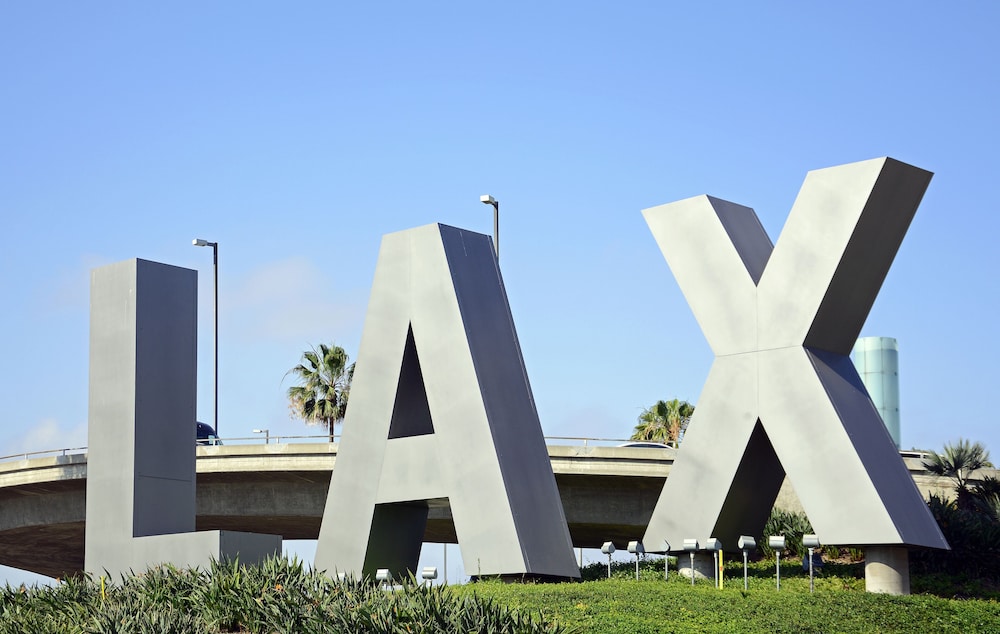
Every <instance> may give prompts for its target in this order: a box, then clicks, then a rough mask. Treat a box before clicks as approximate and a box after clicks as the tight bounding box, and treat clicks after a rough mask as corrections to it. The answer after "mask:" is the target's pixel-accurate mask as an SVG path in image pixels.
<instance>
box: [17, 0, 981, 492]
mask: <svg viewBox="0 0 1000 634" xmlns="http://www.w3.org/2000/svg"><path fill="white" fill-rule="evenodd" d="M998 13H1000V9H998V7H997V5H995V4H994V3H987V2H970V3H959V4H957V5H954V6H952V5H947V6H946V5H942V4H940V3H930V2H922V1H921V2H905V3H904V2H882V3H870V2H853V1H849V2H839V3H801V2H795V3H793V2H787V3H785V2H774V3H764V4H762V3H755V4H748V3H741V2H732V3H661V2H649V3H637V2H621V3H614V4H613V5H608V4H607V3H586V2H576V3H564V4H562V5H561V6H555V3H534V2H533V3H505V4H503V5H497V4H493V5H487V4H484V3H403V2H399V3H351V4H348V3H319V2H302V3H264V2H216V3H195V2H181V3H164V4H154V5H151V4H148V3H147V4H142V5H139V4H135V3H107V2H105V3H86V4H82V3H47V2H35V3H15V2H8V3H3V4H2V5H0V122H2V123H0V218H2V225H0V227H2V228H0V232H2V235H3V237H4V239H3V242H2V246H0V297H2V298H3V303H2V307H3V310H2V311H0V349H2V351H3V354H2V355H0V379H2V380H0V402H2V403H3V419H2V425H0V454H8V453H13V452H17V451H30V450H40V449H48V448H55V447H70V446H81V445H84V444H85V443H86V420H87V354H88V339H87V338H88V327H89V325H88V292H89V288H88V286H89V271H90V269H92V268H94V267H96V266H100V265H103V264H107V263H111V262H116V261H119V260H124V259H128V258H133V257H141V258H146V259H151V260H156V261H161V262H167V263H170V264H175V265H179V266H184V267H189V268H193V269H197V270H199V271H200V273H201V276H200V280H199V283H200V289H201V299H202V301H201V316H202V319H201V322H200V326H201V337H200V341H199V351H200V358H201V361H200V364H199V396H198V399H199V400H198V403H199V404H198V411H199V419H200V420H203V421H207V422H211V418H212V407H213V398H212V336H211V335H212V329H211V328H212V321H211V316H212V304H211V297H212V295H211V290H212V258H211V251H210V249H198V248H194V247H192V246H191V239H192V238H195V237H201V238H206V239H208V240H213V241H218V242H219V243H220V260H221V264H220V295H221V299H220V303H221V336H220V372H221V378H220V399H219V401H220V402H219V412H220V431H221V433H222V435H223V436H224V437H225V436H248V435H251V434H250V430H251V429H253V428H262V427H263V428H268V429H270V430H271V433H272V434H300V433H316V432H317V430H316V429H315V428H305V427H304V426H303V425H302V424H301V423H298V422H295V421H292V420H290V419H289V416H288V410H287V404H286V400H285V397H284V391H285V389H286V388H287V387H288V382H287V381H285V382H284V383H283V376H284V374H285V372H286V371H287V370H288V369H289V368H291V367H292V366H293V365H294V364H295V363H296V362H297V361H298V359H299V356H300V354H301V352H302V351H303V350H305V349H306V348H308V347H309V346H310V345H312V344H317V343H319V342H324V341H335V342H336V343H338V344H340V345H343V346H344V347H345V348H346V349H347V350H348V351H349V352H350V353H351V355H352V356H354V355H356V352H357V345H358V342H359V340H360V336H361V328H362V323H363V319H364V313H365V307H366V303H367V297H368V291H369V287H370V284H371V280H372V275H373V272H374V266H375V261H376V258H377V255H378V247H379V241H380V239H381V236H382V235H383V234H385V233H389V232H393V231H398V230H402V229H407V228H411V227H415V226H419V225H423V224H427V223H430V222H442V223H446V224H450V225H455V226H460V227H463V228H467V229H471V230H475V231H481V232H483V233H489V232H490V231H491V230H492V218H491V213H490V208H489V207H487V206H485V205H482V204H480V203H479V195H481V194H484V193H490V194H492V195H494V196H495V197H496V198H497V199H498V200H499V201H500V203H501V207H500V209H501V240H500V247H501V265H502V270H503V274H504V280H505V284H506V287H507V292H508V294H509V297H510V302H511V308H512V311H513V314H514V319H515V323H516V326H517V329H518V335H519V337H520V341H521V345H522V348H523V352H524V358H525V363H526V365H527V370H528V375H529V378H530V380H531V383H532V387H533V390H534V394H535V399H536V402H537V405H538V410H539V415H540V417H541V421H542V427H543V429H544V431H545V433H546V434H548V435H571V436H580V435H587V436H602V437H625V436H628V435H629V433H630V432H631V429H632V427H633V425H634V424H635V419H636V416H637V415H638V414H639V412H640V411H641V409H642V408H643V407H645V406H648V405H650V404H651V403H653V402H654V401H656V400H658V399H661V398H674V397H677V398H681V399H686V400H689V401H691V402H697V399H698V396H699V393H700V391H701V388H702V384H703V382H704V380H705V377H706V375H707V372H708V368H709V366H710V364H711V362H712V353H711V351H710V350H709V348H708V345H707V344H706V343H705V340H704V338H703V337H702V335H701V332H700V330H699V328H698V326H697V324H696V323H695V321H694V318H693V317H692V315H691V313H690V311H689V309H688V307H687V304H686V303H685V301H684V299H683V297H682V296H681V294H680V291H679V289H678V287H677V284H676V283H675V282H674V280H673V277H672V276H671V274H670V271H669V269H668V268H667V265H666V263H665V262H664V260H663V258H662V256H661V254H660V252H659V250H658V249H657V246H656V243H655V242H654V240H653V238H652V235H651V234H650V232H649V230H648V229H647V228H646V225H645V223H644V221H643V218H642V216H641V213H640V211H641V210H642V209H644V208H647V207H651V206H655V205H658V204H662V203H667V202H671V201H674V200H679V199H682V198H687V197H690V196H694V195H698V194H711V195H714V196H717V197H719V198H724V199H727V200H731V201H733V202H737V203H740V204H743V205H747V206H750V207H753V208H754V209H755V210H756V211H757V213H758V215H759V216H760V218H761V221H762V223H763V224H764V226H765V228H766V229H767V230H768V232H769V233H770V234H771V237H772V239H776V238H777V236H778V234H779V233H780V231H781V227H782V225H783V223H784V220H785V218H786V216H787V213H788V210H789V209H790V207H791V204H792V202H793V200H794V198H795V196H796V194H797V192H798V189H799V186H800V185H801V183H802V179H803V177H804V176H805V173H806V172H807V171H808V170H811V169H817V168H822V167H829V166H833V165H838V164H842V163H848V162H853V161H858V160H864V159H869V158H874V157H879V156H886V155H888V156H892V157H893V158H896V159H899V160H901V161H904V162H907V163H911V164H914V165H917V166H918V167H922V168H924V169H927V170H930V171H933V172H935V177H934V179H933V181H932V182H931V185H930V188H929V190H928V192H927V194H926V196H925V197H924V201H923V204H922V205H921V207H920V210H919V211H918V212H917V215H916V218H915V220H914V222H913V224H912V226H911V229H910V232H909V234H908V235H907V237H906V239H905V240H904V242H903V246H902V248H901V249H900V251H899V254H898V256H897V257H896V261H895V263H894V265H893V267H892V270H891V271H890V273H889V275H888V277H887V279H886V281H885V284H884V286H883V289H882V292H881V294H880V296H879V298H878V300H877V301H876V303H875V306H874V308H873V310H872V312H871V315H870V317H869V319H868V321H867V323H866V325H865V327H864V329H863V331H862V334H863V335H879V336H890V337H895V338H897V339H898V341H899V349H900V390H901V401H902V404H901V418H902V443H903V446H904V447H906V448H908V447H919V448H928V449H936V448H940V447H941V446H942V445H943V444H944V443H946V442H948V441H952V440H956V439H957V438H958V437H960V436H961V437H966V438H971V439H974V440H981V441H983V442H984V443H986V444H987V446H988V447H989V448H991V449H993V450H994V451H995V452H996V453H997V456H996V457H997V458H1000V433H998V431H997V427H996V424H995V422H994V421H995V413H994V411H993V406H992V396H993V395H994V394H995V393H996V390H997V386H996V370H995V363H996V359H997V358H998V357H1000V336H998V333H997V326H996V313H997V304H998V293H997V281H996V274H997V271H998V263H1000V258H998V253H997V249H996V248H995V246H994V243H995V242H996V236H997V233H998V223H1000V220H998V214H997V213H996V210H995V209H994V207H995V204H994V203H992V202H990V201H991V200H992V199H993V197H994V195H995V194H994V191H993V190H994V187H993V185H991V183H995V182H996V179H997V174H1000V158H998V157H1000V154H998V152H997V149H996V148H997V147H998V146H1000V134H998V126H997V123H996V117H997V112H998V110H1000V108H998V105H1000V104H998V101H1000V99H998V91H1000V82H998V81H997V66H998V61H1000V60H998V57H1000V54H998V48H997V44H996V37H995V27H996V25H997V24H998V23H1000V20H998V18H1000V15H998ZM803 425H808V421H803ZM0 512H2V511H0Z"/></svg>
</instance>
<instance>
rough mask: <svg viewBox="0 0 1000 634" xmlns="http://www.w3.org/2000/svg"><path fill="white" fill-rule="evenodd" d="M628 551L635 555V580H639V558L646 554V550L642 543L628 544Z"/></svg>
mask: <svg viewBox="0 0 1000 634" xmlns="http://www.w3.org/2000/svg"><path fill="white" fill-rule="evenodd" d="M628 551H629V552H630V553H632V554H633V555H635V580H636V581H638V580H639V556H640V555H642V554H643V553H645V552H646V548H645V547H644V546H643V545H642V542H639V541H636V542H629V543H628Z"/></svg>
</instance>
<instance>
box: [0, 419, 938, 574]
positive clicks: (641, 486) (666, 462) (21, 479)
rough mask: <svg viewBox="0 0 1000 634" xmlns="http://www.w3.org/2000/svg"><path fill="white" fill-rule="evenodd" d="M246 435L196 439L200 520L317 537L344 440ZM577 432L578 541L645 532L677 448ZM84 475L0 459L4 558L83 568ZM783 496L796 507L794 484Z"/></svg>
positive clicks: (573, 487) (12, 562)
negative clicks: (205, 441)
mask: <svg viewBox="0 0 1000 634" xmlns="http://www.w3.org/2000/svg"><path fill="white" fill-rule="evenodd" d="M272 438H273V437H272ZM248 440H255V441H256V442H254V443H252V444H233V443H232V442H231V441H225V440H224V442H226V443H227V444H224V445H215V446H199V447H198V449H197V456H198V458H197V463H196V464H197V467H196V468H197V483H198V484H197V521H196V524H197V529H198V530H212V529H221V530H238V531H249V532H257V533H272V534H280V535H282V536H283V537H285V538H286V539H315V538H316V537H317V536H318V535H319V527H320V522H321V520H322V517H323V510H324V507H325V505H326V497H327V490H328V487H329V482H330V474H331V472H332V469H333V466H334V464H335V462H336V456H337V449H338V445H337V444H336V443H330V442H299V443H273V442H269V443H264V442H262V439H260V438H255V439H248ZM323 440H328V438H327V437H323ZM552 440H554V439H552ZM562 440H563V442H566V441H568V440H569V439H562ZM573 441H574V442H575V443H576V444H575V445H572V446H570V445H549V446H548V453H549V458H550V460H551V461H552V470H553V473H554V474H555V477H556V483H557V485H558V486H559V493H560V496H561V498H562V502H563V508H564V511H565V515H566V520H567V523H568V525H569V530H570V535H571V537H572V540H573V544H574V546H582V547H598V546H599V545H600V544H601V543H603V542H604V541H607V540H609V539H610V540H614V541H629V540H632V539H638V538H641V536H642V534H643V532H644V531H645V527H646V524H647V523H648V522H649V518H650V517H651V515H652V512H653V508H654V506H655V504H656V501H657V499H658V497H659V493H660V490H661V489H662V487H663V483H664V481H665V480H666V478H667V475H668V474H669V472H670V466H671V465H672V463H673V459H674V457H675V455H676V450H674V449H670V448H661V449H657V448H640V447H615V446H610V447H609V446H595V445H594V443H595V442H600V443H615V442H617V441H616V440H613V439H608V440H596V439H586V441H587V442H586V443H584V442H583V441H584V439H582V438H580V439H573ZM904 461H905V462H906V463H907V466H908V467H909V468H910V470H911V473H912V474H913V476H914V479H915V481H916V482H917V484H918V486H919V487H920V488H921V490H922V492H924V494H925V495H926V494H927V492H929V491H942V490H945V489H947V488H948V484H947V483H944V482H940V481H938V480H937V479H935V478H934V477H933V476H929V475H928V474H926V473H925V472H923V471H922V466H921V464H920V460H919V459H916V458H905V459H904ZM86 476H87V456H86V454H85V453H82V452H80V451H79V450H57V451H54V452H49V454H48V455H41V456H38V457H31V456H30V455H29V457H28V458H27V459H19V457H18V459H9V460H7V461H6V462H0V563H2V564H5V565H9V566H14V567H16V568H22V569H25V570H31V571H34V572H38V573H41V574H46V575H50V576H59V575H64V574H68V573H74V572H78V571H79V570H81V569H82V567H83V542H84V521H85V517H86V501H85V500H86ZM778 505H779V506H782V507H784V508H795V507H796V506H798V501H797V498H795V496H794V492H793V491H791V489H790V487H789V486H788V484H787V483H786V485H785V487H784V488H783V491H782V493H781V494H779V499H778ZM425 541H428V542H450V543H454V542H455V528H454V524H453V523H452V520H451V512H450V508H449V507H448V506H447V504H446V503H445V504H437V505H432V506H431V509H430V516H429V518H428V523H427V532H426V534H425Z"/></svg>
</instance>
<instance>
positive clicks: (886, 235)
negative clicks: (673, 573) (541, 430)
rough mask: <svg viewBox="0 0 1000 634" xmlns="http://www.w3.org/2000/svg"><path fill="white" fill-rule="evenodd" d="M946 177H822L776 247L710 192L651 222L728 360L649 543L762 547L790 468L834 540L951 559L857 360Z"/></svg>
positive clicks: (882, 166) (697, 420) (872, 167)
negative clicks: (917, 549)
mask: <svg viewBox="0 0 1000 634" xmlns="http://www.w3.org/2000/svg"><path fill="white" fill-rule="evenodd" d="M930 179H931V174H930V173H929V172H925V171H923V170H920V169H918V168H915V167H912V166H909V165H906V164H904V163H900V162H898V161H895V160H893V159H889V158H883V159H875V160H871V161H863V162H860V163H852V164H850V165H843V166H840V167H833V168H828V169H823V170H818V171H814V172H810V173H809V175H808V176H807V177H806V180H805V183H804V184H803V186H802V190H801V191H800V192H799V196H798V198H797V199H796V201H795V205H794V206H793V208H792V211H791V214H790V215H789V218H788V221H787V223H786V225H785V228H784V230H783V231H782V233H781V237H780V239H779V240H778V243H777V246H775V247H773V249H772V246H771V242H770V240H769V238H768V237H767V235H766V233H765V232H764V229H763V227H761V225H760V223H759V221H758V220H757V217H756V215H755V214H754V212H753V210H752V209H749V208H747V207H742V206H739V205H735V204H733V203H729V202H725V201H722V200H718V199H715V198H710V197H708V196H700V197H697V198H691V199H688V200H682V201H680V202H676V203H671V204H668V205H663V206H660V207H654V208H652V209H647V210H645V211H644V212H643V214H644V215H645V217H646V222H647V223H648V224H649V227H650V230H651V231H652V232H653V235H654V237H655V238H656V241H657V242H658V243H659V246H660V249H661V251H662V252H663V255H664V257H665V258H666V260H667V263H668V264H669V265H670V268H671V270H672V271H673V273H674V276H675V277H676V278H677V282H678V284H680V287H681V290H682V291H683V292H684V296H685V297H686V299H687V301H688V303H689V304H690V306H691V309H692V311H693V312H694V314H695V317H696V318H697V319H698V322H699V324H700V325H701V328H702V331H703V332H704V334H705V337H706V338H707V339H708V342H709V344H710V345H711V347H712V350H713V351H714V352H715V355H716V358H715V363H714V365H713V366H712V369H711V372H710V374H709V376H708V380H707V381H706V383H705V387H704V390H703V391H702V395H701V398H700V399H699V400H698V407H697V409H696V410H695V414H694V420H692V422H691V426H690V428H689V430H688V433H687V435H686V436H685V438H684V445H683V447H682V449H681V450H680V451H678V453H677V460H676V462H675V463H674V465H673V468H672V470H671V472H670V477H669V478H668V479H667V482H666V484H665V485H664V487H663V491H662V493H661V495H660V499H659V502H658V504H657V506H656V510H655V511H654V513H653V517H652V519H651V520H650V523H649V526H648V528H647V530H646V535H645V543H647V544H659V543H661V542H662V540H663V539H666V540H667V541H669V542H670V543H672V544H679V543H681V542H682V541H683V540H684V539H685V538H693V537H697V538H706V537H709V536H712V537H717V538H719V539H721V540H722V543H723V544H724V545H726V546H727V547H728V548H734V547H735V544H736V540H737V538H738V536H739V535H740V534H750V535H759V534H760V532H761V530H762V529H763V528H764V524H765V521H766V519H767V516H768V513H769V512H770V510H771V507H772V506H773V504H774V500H775V498H776V497H777V494H778V489H779V488H780V486H781V482H782V480H783V478H784V476H785V473H786V472H787V474H788V478H789V480H790V481H791V483H792V486H793V487H794V488H795V491H796V493H797V494H798V497H799V499H800V500H801V501H802V506H803V508H804V509H805V511H806V513H807V514H808V516H809V519H810V520H811V521H812V523H813V526H814V528H815V530H816V533H817V535H818V536H819V537H820V539H822V540H823V542H824V543H827V544H857V545H868V544H872V545H875V544H878V545H884V546H891V545H910V546H926V547H931V548H947V547H948V545H947V542H946V541H945V539H944V537H943V535H942V534H941V531H940V530H939V529H938V526H937V523H936V522H935V521H934V518H933V517H932V516H931V514H930V511H929V510H928V508H927V505H926V504H925V503H924V501H923V499H922V498H921V497H920V493H919V492H918V490H917V488H916V485H915V484H914V483H913V480H912V478H910V476H909V473H908V472H907V470H906V467H905V466H904V464H903V462H902V460H901V459H900V457H899V454H898V453H897V452H896V448H895V445H894V444H893V441H892V439H891V438H890V437H889V434H888V432H886V429H885V426H884V425H883V424H882V421H881V419H880V418H879V415H878V412H877V411H876V409H875V407H874V406H873V405H872V402H871V399H870V398H869V397H868V393H867V392H866V391H865V388H864V386H863V385H862V383H861V380H860V378H859V377H858V373H857V372H856V371H855V369H854V366H853V364H852V363H851V361H850V359H849V357H848V356H847V355H848V354H849V353H850V351H851V346H852V345H853V344H854V341H855V339H857V336H858V333H859V332H860V330H861V327H862V325H863V324H864V320H865V318H866V317H867V316H868V312H869V310H870V309H871V306H872V303H873V302H874V301H875V296H876V295H877V294H878V290H879V288H880V287H881V285H882V282H883V280H884V279H885V276H886V274H887V273H888V271H889V266H890V265H891V263H892V260H893V258H894V257H895V255H896V251H897V249H898V248H899V245H900V243H901V242H902V240H903V236H904V234H905V233H906V229H907V228H908V227H909V224H910V221H911V220H912V218H913V215H914V214H915V213H916V210H917V207H918V206H919V204H920V199H921V198H922V197H923V194H924V191H925V190H926V189H927V185H928V184H929V183H930Z"/></svg>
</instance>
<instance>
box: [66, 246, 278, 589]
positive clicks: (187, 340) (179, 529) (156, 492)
mask: <svg viewBox="0 0 1000 634" xmlns="http://www.w3.org/2000/svg"><path fill="white" fill-rule="evenodd" d="M197 293H198V278H197V273H196V272H195V271H190V270H187V269H181V268H177V267H173V266H168V265H165V264H158V263H156V262H148V261H146V260H128V261H125V262H119V263H117V264H112V265H109V266H105V267H103V268H100V269H96V270H94V271H93V272H92V273H91V282H90V406H89V409H90V411H89V421H88V446H89V447H88V456H87V524H86V554H85V564H84V567H85V569H86V570H87V572H90V573H93V574H104V571H107V572H108V573H110V574H111V575H114V576H117V575H119V574H121V573H124V572H128V571H129V570H130V569H131V570H135V571H136V572H139V571H141V570H145V569H146V568H147V567H148V566H150V565H154V564H157V563H163V562H169V563H172V564H174V565H177V566H204V565H206V564H208V563H209V560H210V558H212V557H214V558H216V559H220V558H226V557H228V558H233V557H236V556H237V555H238V556H239V558H240V561H241V562H244V563H252V562H255V561H259V560H260V559H262V558H263V557H266V556H268V555H271V554H275V553H278V552H280V550H281V537H279V536H276V535H258V534H253V533H234V532H232V531H205V532H200V533H194V532H192V531H194V529H195V398H196V386H195V379H196V372H197V359H196V354H197V314H196V310H197Z"/></svg>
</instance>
